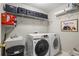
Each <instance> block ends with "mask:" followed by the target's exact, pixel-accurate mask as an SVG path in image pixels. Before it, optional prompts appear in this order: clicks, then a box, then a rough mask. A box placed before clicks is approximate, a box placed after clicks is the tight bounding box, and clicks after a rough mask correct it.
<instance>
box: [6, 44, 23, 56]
mask: <svg viewBox="0 0 79 59" xmlns="http://www.w3.org/2000/svg"><path fill="white" fill-rule="evenodd" d="M6 55H7V56H24V45H16V46H12V47H10V48H7V49H6Z"/></svg>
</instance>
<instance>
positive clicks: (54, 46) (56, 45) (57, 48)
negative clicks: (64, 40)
mask: <svg viewBox="0 0 79 59" xmlns="http://www.w3.org/2000/svg"><path fill="white" fill-rule="evenodd" d="M49 39H50V56H54V55H57V54H58V53H59V52H61V42H60V37H59V35H58V34H55V33H49Z"/></svg>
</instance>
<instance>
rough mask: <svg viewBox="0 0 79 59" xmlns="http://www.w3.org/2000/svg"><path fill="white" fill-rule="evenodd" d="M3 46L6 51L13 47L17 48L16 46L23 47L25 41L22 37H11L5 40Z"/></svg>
mask: <svg viewBox="0 0 79 59" xmlns="http://www.w3.org/2000/svg"><path fill="white" fill-rule="evenodd" d="M5 45H6V47H5V49H8V48H10V47H13V46H17V45H22V46H25V41H24V38H23V37H22V36H13V37H9V38H7V39H6V41H5ZM15 49H16V48H15Z"/></svg>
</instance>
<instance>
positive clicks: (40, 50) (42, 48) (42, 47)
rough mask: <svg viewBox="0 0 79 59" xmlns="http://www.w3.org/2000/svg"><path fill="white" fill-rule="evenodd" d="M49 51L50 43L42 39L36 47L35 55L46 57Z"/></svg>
mask: <svg viewBox="0 0 79 59" xmlns="http://www.w3.org/2000/svg"><path fill="white" fill-rule="evenodd" d="M48 49H49V43H48V41H47V40H45V39H41V40H40V41H38V42H37V44H36V46H35V53H36V55H37V56H44V55H46V54H47V52H48Z"/></svg>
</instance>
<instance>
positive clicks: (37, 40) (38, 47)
mask: <svg viewBox="0 0 79 59" xmlns="http://www.w3.org/2000/svg"><path fill="white" fill-rule="evenodd" d="M26 47H28V49H26V51H28V55H31V56H49V37H48V35H47V34H29V35H28V36H27V43H26Z"/></svg>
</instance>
